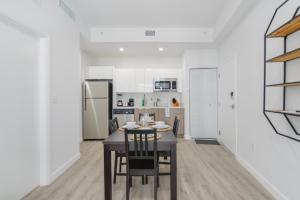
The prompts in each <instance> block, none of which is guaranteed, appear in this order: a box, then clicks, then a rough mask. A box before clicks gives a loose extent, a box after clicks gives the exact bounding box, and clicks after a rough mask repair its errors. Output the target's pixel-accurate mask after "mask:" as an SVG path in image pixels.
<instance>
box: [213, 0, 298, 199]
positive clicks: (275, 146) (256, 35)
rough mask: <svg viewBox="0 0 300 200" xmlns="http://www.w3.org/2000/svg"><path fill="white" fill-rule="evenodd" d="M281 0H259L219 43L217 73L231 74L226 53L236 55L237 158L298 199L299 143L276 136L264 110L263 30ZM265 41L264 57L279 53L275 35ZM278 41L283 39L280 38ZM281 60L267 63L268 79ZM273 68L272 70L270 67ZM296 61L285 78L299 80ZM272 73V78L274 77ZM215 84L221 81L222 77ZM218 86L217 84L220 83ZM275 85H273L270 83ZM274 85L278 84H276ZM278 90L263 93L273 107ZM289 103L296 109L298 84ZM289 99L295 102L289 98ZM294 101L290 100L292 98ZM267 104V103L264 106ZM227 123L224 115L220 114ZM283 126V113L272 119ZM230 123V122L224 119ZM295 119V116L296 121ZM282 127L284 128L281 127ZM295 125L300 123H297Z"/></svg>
mask: <svg viewBox="0 0 300 200" xmlns="http://www.w3.org/2000/svg"><path fill="white" fill-rule="evenodd" d="M282 2H283V0H263V1H261V2H260V3H259V4H258V5H257V7H255V9H254V10H253V11H252V12H251V13H250V14H249V15H248V16H247V17H246V18H245V19H244V20H243V21H242V22H241V24H240V25H239V26H238V27H236V29H235V30H234V31H233V33H232V34H231V35H230V37H228V38H227V39H226V40H225V41H224V42H223V43H222V44H221V45H220V51H219V55H220V73H221V77H228V79H232V78H234V76H233V74H232V75H230V74H226V73H227V70H226V68H222V67H223V64H224V63H225V62H226V60H227V59H229V58H233V57H234V56H235V55H236V56H237V72H236V73H237V91H238V93H237V105H238V107H237V115H238V122H237V130H238V136H237V153H236V154H237V155H236V156H237V158H238V159H239V160H240V161H241V162H242V164H244V166H245V167H247V168H248V169H249V170H250V171H251V172H252V173H253V174H254V175H255V176H256V177H257V178H258V179H259V180H260V181H261V182H262V183H263V184H264V185H265V186H266V187H267V188H268V189H269V190H270V191H271V192H272V193H273V195H274V196H275V197H276V198H277V199H290V200H297V199H299V198H300V190H299V188H298V186H299V185H300V173H299V166H300V143H298V142H295V141H293V140H290V139H287V138H284V137H281V136H278V135H276V134H275V132H274V131H273V129H272V128H271V126H270V124H269V123H268V122H267V120H266V118H265V117H264V115H263V112H262V111H263V67H264V32H265V30H266V28H267V26H268V23H269V21H270V20H271V17H272V14H273V12H274V11H275V9H276V7H277V6H279V5H280V4H281V3H282ZM299 3H300V2H299V0H290V1H289V3H288V4H287V5H286V6H285V7H284V9H282V10H280V12H279V13H278V16H276V18H275V23H274V24H273V25H272V29H274V28H276V27H278V26H279V24H282V23H283V22H284V21H287V20H288V19H289V18H291V17H292V15H293V13H294V11H295V9H296V7H298V6H299ZM289 40H290V42H289V45H290V47H289V49H291V46H292V48H296V47H299V40H300V37H299V33H297V34H296V35H295V36H292V37H291V38H290V39H289ZM269 41H270V42H268V44H269V45H268V50H269V51H271V53H269V54H268V57H271V56H275V55H278V54H280V53H282V52H281V51H282V46H281V45H280V43H279V42H278V40H275V43H274V42H271V39H270V40H269ZM281 44H282V43H281ZM280 69H282V66H280V65H276V64H275V65H273V66H271V65H268V70H269V72H270V73H269V74H270V75H269V76H268V82H269V83H270V82H280V81H282V80H280V78H281V77H282V76H281V75H280V74H282V71H281V70H280ZM272 71H273V72H272ZM299 74H300V68H299V61H293V62H291V63H290V64H289V66H288V80H290V81H292V80H296V77H297V78H298V80H299V78H300V77H299ZM275 78H277V80H275ZM228 79H227V80H226V79H225V80H223V79H221V80H222V81H224V82H223V83H220V85H226V81H229V80H228ZM220 89H222V88H220ZM272 90H274V89H272ZM277 91H278V89H277ZM280 92H281V91H280V89H279V92H276V91H273V92H272V93H270V96H271V98H269V99H267V102H268V104H269V105H270V104H272V107H273V108H275V106H276V107H277V108H278V106H279V105H280V103H281V100H279V101H278V97H279V96H280ZM288 96H289V97H288V107H290V108H294V109H295V108H298V109H299V102H300V101H299V97H300V96H299V88H293V89H288ZM292 99H294V102H292ZM292 103H293V104H292ZM268 107H269V106H268ZM223 120H224V122H225V123H226V120H227V122H228V120H231V119H223ZM277 120H278V123H276V124H278V125H279V126H281V127H285V125H286V124H285V122H284V119H283V118H280V119H277ZM228 123H230V122H228ZM297 125H299V121H298V123H297ZM283 130H285V131H287V130H286V128H283ZM298 130H299V129H298ZM292 134H293V133H292Z"/></svg>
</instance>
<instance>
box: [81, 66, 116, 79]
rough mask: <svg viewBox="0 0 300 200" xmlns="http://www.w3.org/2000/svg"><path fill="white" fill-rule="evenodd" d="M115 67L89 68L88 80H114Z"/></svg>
mask: <svg viewBox="0 0 300 200" xmlns="http://www.w3.org/2000/svg"><path fill="white" fill-rule="evenodd" d="M113 74H114V67H113V66H88V67H87V71H86V75H85V76H86V77H85V78H86V79H113Z"/></svg>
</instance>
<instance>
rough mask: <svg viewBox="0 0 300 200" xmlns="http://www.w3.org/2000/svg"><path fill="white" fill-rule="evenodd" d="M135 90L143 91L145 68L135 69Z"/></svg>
mask: <svg viewBox="0 0 300 200" xmlns="http://www.w3.org/2000/svg"><path fill="white" fill-rule="evenodd" d="M135 92H145V69H135Z"/></svg>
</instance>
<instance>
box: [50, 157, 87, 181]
mask: <svg viewBox="0 0 300 200" xmlns="http://www.w3.org/2000/svg"><path fill="white" fill-rule="evenodd" d="M80 156H81V155H80V153H78V154H76V155H75V156H73V157H72V158H71V159H70V160H68V161H67V162H65V163H64V164H63V165H62V166H60V167H59V168H58V169H56V170H55V171H54V172H53V173H52V174H51V176H50V183H49V184H51V183H52V182H53V181H55V180H56V179H57V178H58V177H59V176H61V175H62V174H63V173H64V172H65V171H66V170H67V169H69V168H70V167H71V166H72V165H73V164H74V163H75V162H76V161H78V160H79V159H80Z"/></svg>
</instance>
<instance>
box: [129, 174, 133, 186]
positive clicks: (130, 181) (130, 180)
mask: <svg viewBox="0 0 300 200" xmlns="http://www.w3.org/2000/svg"><path fill="white" fill-rule="evenodd" d="M129 183H130V187H132V176H130V179H129Z"/></svg>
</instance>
